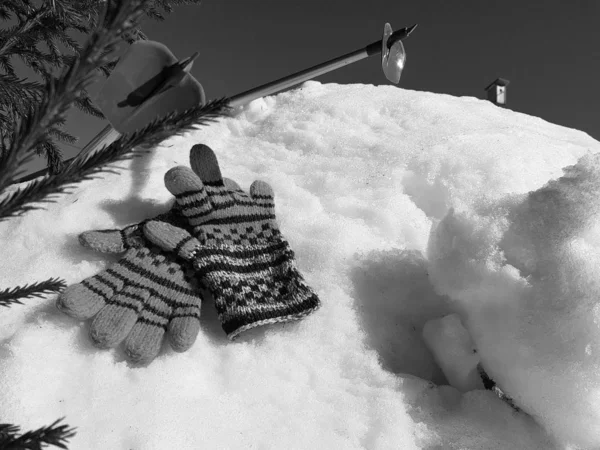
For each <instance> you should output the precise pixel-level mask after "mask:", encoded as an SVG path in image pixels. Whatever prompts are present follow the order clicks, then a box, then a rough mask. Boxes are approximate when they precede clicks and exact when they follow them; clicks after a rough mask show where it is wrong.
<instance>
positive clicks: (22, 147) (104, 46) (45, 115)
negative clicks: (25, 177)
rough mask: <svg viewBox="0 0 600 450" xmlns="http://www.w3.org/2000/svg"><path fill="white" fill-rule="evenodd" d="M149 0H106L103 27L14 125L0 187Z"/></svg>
mask: <svg viewBox="0 0 600 450" xmlns="http://www.w3.org/2000/svg"><path fill="white" fill-rule="evenodd" d="M148 1H149V0H124V1H122V2H115V1H114V0H109V1H107V3H106V8H105V10H104V11H105V12H104V17H103V19H102V28H100V29H98V30H97V31H95V32H94V33H93V35H92V37H91V38H90V39H89V40H88V43H87V45H86V48H85V49H84V50H83V51H82V53H81V55H79V56H78V57H77V58H76V59H75V60H74V61H73V64H72V65H71V66H69V67H67V68H66V70H64V71H63V73H62V75H61V76H60V77H59V78H58V79H57V78H54V77H50V79H49V80H48V81H47V82H46V93H45V95H44V97H43V99H42V101H41V102H40V103H39V104H37V105H33V106H32V107H31V108H30V111H29V114H27V115H26V116H23V118H22V120H21V121H20V123H19V126H18V127H15V132H14V133H13V135H12V136H11V138H10V142H11V145H10V147H8V148H7V149H5V151H4V153H5V154H6V155H5V157H4V158H2V159H3V161H2V162H3V163H4V166H0V190H2V189H4V188H5V187H6V186H7V185H8V184H11V183H12V181H13V180H14V178H13V176H14V172H15V170H16V169H17V167H22V164H23V161H24V158H26V157H27V156H28V155H30V153H31V151H32V149H34V148H35V147H37V146H38V145H40V144H42V143H43V142H45V141H46V140H47V138H46V134H47V132H46V130H47V129H48V128H50V127H52V126H54V125H56V124H57V122H58V121H59V120H62V119H64V117H65V115H66V112H67V110H68V108H69V106H70V104H71V103H73V102H74V101H75V100H76V99H77V98H78V96H79V92H80V91H81V90H82V89H85V88H86V86H87V85H88V84H89V83H90V82H91V79H92V77H93V75H94V73H93V72H94V71H95V70H96V69H97V68H98V66H100V65H102V64H104V63H106V62H107V61H106V57H104V58H103V57H102V54H103V53H105V52H106V51H107V50H108V49H114V48H115V46H116V44H117V42H118V37H117V36H119V35H120V34H121V33H123V32H124V31H126V30H128V29H129V28H130V27H131V26H132V21H133V20H135V19H136V18H137V17H139V15H140V14H141V13H142V12H143V7H144V6H145V4H146V3H147V2H148Z"/></svg>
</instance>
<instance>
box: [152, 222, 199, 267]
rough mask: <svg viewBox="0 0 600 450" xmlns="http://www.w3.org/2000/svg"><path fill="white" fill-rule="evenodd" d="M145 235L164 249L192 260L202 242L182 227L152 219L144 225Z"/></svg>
mask: <svg viewBox="0 0 600 450" xmlns="http://www.w3.org/2000/svg"><path fill="white" fill-rule="evenodd" d="M144 235H145V236H146V237H147V238H148V239H149V240H150V241H151V242H152V243H154V244H155V245H158V246H159V247H160V248H162V249H163V250H166V251H168V252H175V253H176V254H177V255H178V256H180V257H182V258H183V259H186V260H191V259H192V257H193V253H194V251H195V250H196V249H197V248H198V247H200V242H198V239H196V238H195V237H192V236H191V235H190V233H188V232H187V231H185V230H184V229H182V228H178V227H174V226H173V225H170V224H168V223H165V222H158V221H155V220H151V221H150V222H148V223H147V224H146V225H144Z"/></svg>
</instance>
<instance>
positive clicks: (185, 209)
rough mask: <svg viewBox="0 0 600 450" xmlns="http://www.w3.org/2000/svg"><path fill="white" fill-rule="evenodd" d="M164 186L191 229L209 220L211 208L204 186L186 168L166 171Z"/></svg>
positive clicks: (179, 167)
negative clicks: (173, 196)
mask: <svg viewBox="0 0 600 450" xmlns="http://www.w3.org/2000/svg"><path fill="white" fill-rule="evenodd" d="M165 186H166V187H167V189H168V190H169V191H170V192H171V193H172V194H173V195H175V197H176V199H177V204H178V205H179V207H180V211H181V213H182V214H183V215H184V216H185V217H186V218H187V219H188V222H189V224H190V225H191V226H192V227H195V226H197V225H201V224H202V223H204V222H206V221H208V220H210V219H211V217H212V211H213V206H212V204H211V201H210V199H209V198H208V193H207V191H206V189H205V186H204V184H203V183H202V180H200V178H198V175H196V174H195V173H194V172H192V170H190V169H189V168H188V167H184V166H178V167H174V168H173V169H170V170H169V171H167V173H165Z"/></svg>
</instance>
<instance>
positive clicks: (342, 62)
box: [229, 25, 416, 108]
mask: <svg viewBox="0 0 600 450" xmlns="http://www.w3.org/2000/svg"><path fill="white" fill-rule="evenodd" d="M415 27H416V25H413V26H411V27H408V28H402V29H400V30H398V31H396V32H394V33H393V34H392V35H391V36H390V38H389V40H388V48H391V46H392V45H393V44H394V43H395V42H397V41H399V40H402V39H404V38H405V37H408V35H409V34H410V33H411V32H412V31H413V30H414V29H415ZM378 53H381V40H379V41H375V42H373V43H372V44H369V45H367V46H366V47H364V48H361V49H359V50H355V51H353V52H350V53H347V54H345V55H342V56H339V57H337V58H334V59H331V60H329V61H326V62H324V63H321V64H317V65H316V66H313V67H309V68H308V69H304V70H301V71H300V72H296V73H293V74H291V75H288V76H286V77H283V78H280V79H279V80H275V81H271V82H270V83H267V84H263V85H262V86H258V87H255V88H253V89H250V90H248V91H245V92H242V93H241V94H237V95H234V96H233V97H231V100H230V102H229V106H231V107H233V108H235V107H236V106H240V105H245V104H247V103H250V102H251V101H252V100H256V99H257V98H261V97H265V96H267V95H271V94H274V93H276V92H279V91H282V90H284V89H287V88H289V87H292V86H295V85H297V84H300V83H303V82H304V81H308V80H310V79H312V78H314V77H318V76H320V75H323V74H326V73H328V72H332V71H334V70H336V69H339V68H340V67H344V66H346V65H348V64H352V63H355V62H356V61H360V60H361V59H364V58H368V57H369V56H373V55H376V54H378Z"/></svg>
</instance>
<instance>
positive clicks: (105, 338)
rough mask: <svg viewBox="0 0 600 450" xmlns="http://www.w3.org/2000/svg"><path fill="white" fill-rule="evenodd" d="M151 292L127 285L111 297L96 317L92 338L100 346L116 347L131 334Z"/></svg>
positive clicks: (91, 332)
mask: <svg viewBox="0 0 600 450" xmlns="http://www.w3.org/2000/svg"><path fill="white" fill-rule="evenodd" d="M149 296H150V293H149V292H148V291H147V290H145V289H140V288H136V287H133V286H127V287H125V289H123V291H121V292H120V293H118V294H117V295H115V296H114V297H113V298H111V299H110V301H109V302H107V303H108V304H107V305H106V306H105V307H104V308H102V310H101V311H100V312H99V313H98V314H97V315H96V317H94V320H93V321H92V325H91V327H90V338H91V339H92V342H93V343H94V344H95V345H96V346H97V347H100V348H110V347H115V346H116V345H117V344H119V343H120V342H121V341H122V340H123V339H125V337H126V336H127V335H128V334H129V332H130V331H131V329H132V328H133V326H134V325H135V323H136V321H137V320H138V316H139V312H140V311H141V310H142V307H143V305H144V303H146V302H147V301H148V297H149Z"/></svg>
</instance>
